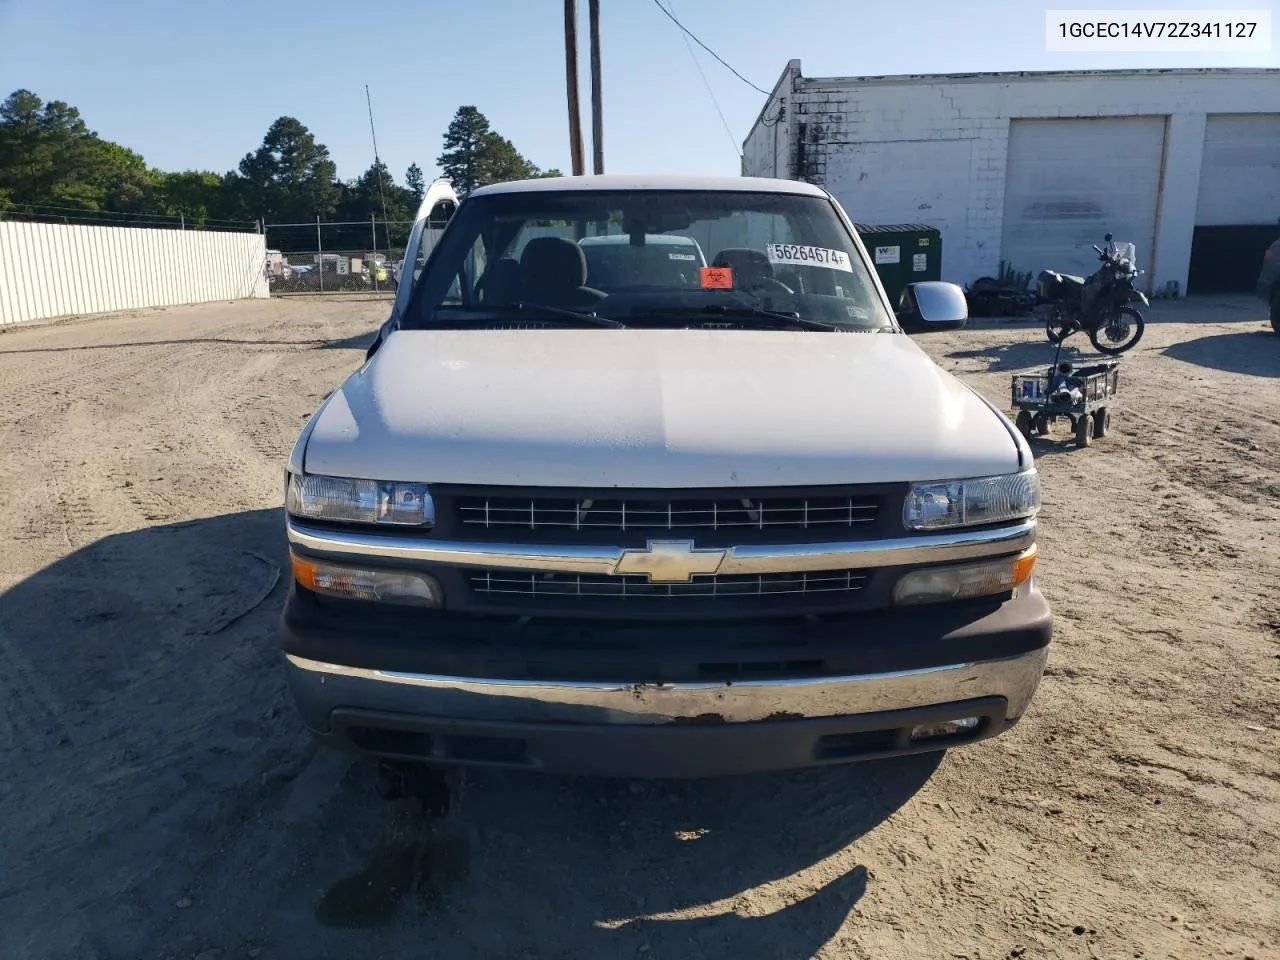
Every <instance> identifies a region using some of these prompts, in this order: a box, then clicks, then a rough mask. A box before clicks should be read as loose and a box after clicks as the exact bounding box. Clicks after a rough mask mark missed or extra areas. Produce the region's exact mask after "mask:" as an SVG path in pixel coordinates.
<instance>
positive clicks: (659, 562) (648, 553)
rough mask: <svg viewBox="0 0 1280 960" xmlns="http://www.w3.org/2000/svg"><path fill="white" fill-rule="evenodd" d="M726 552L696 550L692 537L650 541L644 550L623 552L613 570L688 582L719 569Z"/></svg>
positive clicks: (652, 579)
mask: <svg viewBox="0 0 1280 960" xmlns="http://www.w3.org/2000/svg"><path fill="white" fill-rule="evenodd" d="M728 553H729V551H727V550H721V549H711V550H695V549H694V546H693V541H692V540H650V541H649V545H648V546H647V547H645V549H643V550H636V549H628V550H623V551H622V556H621V557H619V558H618V562H617V564H616V565H615V566H614V568H613V572H614V573H615V574H619V575H625V574H641V573H643V574H644V575H645V576H647V577H648V578H649V582H650V583H689V582H690V581H691V580H692V579H693V578H694V577H695V576H696V575H699V574H712V573H715V572H716V571H717V570H719V569H720V564H722V563H724V558H725V557H726V556H727V555H728Z"/></svg>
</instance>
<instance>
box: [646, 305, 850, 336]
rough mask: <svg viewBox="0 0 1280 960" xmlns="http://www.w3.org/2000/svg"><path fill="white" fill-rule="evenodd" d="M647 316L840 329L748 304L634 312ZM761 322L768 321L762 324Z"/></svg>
mask: <svg viewBox="0 0 1280 960" xmlns="http://www.w3.org/2000/svg"><path fill="white" fill-rule="evenodd" d="M644 314H649V315H650V316H659V317H661V316H698V315H703V316H708V317H723V318H725V319H726V320H739V321H741V320H754V321H756V322H757V323H756V325H758V326H760V327H763V328H764V329H766V330H779V329H786V328H788V327H789V328H791V329H793V330H820V331H823V332H831V331H835V330H840V329H842V328H841V327H839V326H837V325H836V324H834V323H827V322H826V321H825V320H810V319H808V318H807V317H802V316H800V315H799V314H796V313H780V312H778V311H776V310H766V309H764V308H763V307H753V306H750V305H749V304H745V303H744V304H733V305H732V306H728V305H725V304H718V303H716V304H708V305H706V306H705V307H652V308H649V309H645V308H643V307H641V308H638V309H637V310H636V311H635V315H636V316H641V315H644ZM761 321H768V322H767V323H763V322H761Z"/></svg>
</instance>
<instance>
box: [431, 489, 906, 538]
mask: <svg viewBox="0 0 1280 960" xmlns="http://www.w3.org/2000/svg"><path fill="white" fill-rule="evenodd" d="M880 508H881V503H880V498H879V497H874V496H862V497H858V496H842V497H804V498H794V499H791V498H776V499H773V498H770V499H762V498H743V499H738V500H732V501H731V499H730V498H726V497H721V498H715V499H712V498H696V499H695V498H690V499H678V498H674V499H667V500H647V499H645V500H639V499H633V498H624V499H615V500H598V499H585V498H584V499H570V498H552V497H519V498H517V497H481V496H461V497H459V498H458V499H457V506H456V510H457V514H458V519H459V520H460V521H461V523H462V525H463V526H476V527H483V528H484V529H486V530H493V529H501V528H511V527H521V528H527V529H529V530H538V529H548V528H554V529H559V530H582V529H584V528H585V529H595V530H665V531H668V532H671V531H676V530H699V529H701V530H721V529H728V528H751V529H754V530H765V529H782V528H787V529H793V530H809V529H812V528H815V527H845V528H855V527H858V526H861V525H863V524H868V523H874V522H875V521H876V520H877V519H878V518H879V516H880Z"/></svg>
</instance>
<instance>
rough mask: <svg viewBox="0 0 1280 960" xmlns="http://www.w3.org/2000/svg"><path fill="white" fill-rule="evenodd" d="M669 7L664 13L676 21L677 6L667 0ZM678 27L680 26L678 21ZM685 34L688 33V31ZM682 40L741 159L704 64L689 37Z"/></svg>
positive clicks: (736, 143)
mask: <svg viewBox="0 0 1280 960" xmlns="http://www.w3.org/2000/svg"><path fill="white" fill-rule="evenodd" d="M658 6H659V7H662V4H661V3H658ZM667 6H669V7H671V8H672V10H671V11H668V10H666V9H665V8H664V9H663V11H662V12H663V13H666V14H667V15H668V16H670V17H671V19H673V20H675V14H674V12H672V11H674V10H675V4H673V3H672V2H671V0H667ZM677 26H679V22H678V21H677ZM685 33H688V31H687V30H686V31H685ZM680 39H681V40H683V41H684V48H685V49H686V50H688V51H689V59H691V60H692V61H693V66H694V68H695V69H696V70H697V71H698V76H700V77H701V78H702V85H703V86H704V87H706V88H707V95H708V96H709V97H711V103H712V105H713V106H714V107H715V108H716V113H718V114H720V122H721V123H723V124H724V132H725V133H727V134H728V135H729V142H730V143H732V144H733V152H734V153H735V154H737V155H738V156H739V157H741V156H742V151H740V150H739V149H738V141H737V139H736V138H735V137H734V135H733V131H732V130H731V129H729V121H728V120H726V119H725V118H724V111H723V110H721V109H720V102H719V101H718V100H716V94H715V91H714V90H712V89H711V84H710V83H709V82H708V81H707V75H706V74H705V73H703V72H702V64H700V63H699V62H698V55H697V54H696V53H694V52H693V47H691V46H689V38H688V37H683V36H682V37H681V38H680Z"/></svg>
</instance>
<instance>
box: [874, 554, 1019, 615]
mask: <svg viewBox="0 0 1280 960" xmlns="http://www.w3.org/2000/svg"><path fill="white" fill-rule="evenodd" d="M1035 565H1036V548H1035V547H1034V546H1032V547H1031V548H1030V549H1029V550H1025V551H1023V552H1022V553H1020V554H1018V555H1017V556H1013V557H1002V558H1000V559H999V560H985V561H983V562H982V563H964V564H956V565H954V566H947V567H927V568H925V569H924V570H913V571H912V572H911V573H907V574H904V575H903V576H902V578H901V579H900V580H899V581H898V582H897V584H896V585H895V586H894V588H893V602H894V603H895V604H899V605H907V604H914V603H939V602H942V601H946V600H969V599H972V598H973V597H989V596H992V595H993V594H997V593H1007V592H1008V591H1010V590H1013V589H1015V588H1017V587H1020V586H1022V584H1024V583H1026V582H1027V581H1028V580H1030V579H1031V571H1032V570H1033V569H1035Z"/></svg>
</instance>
